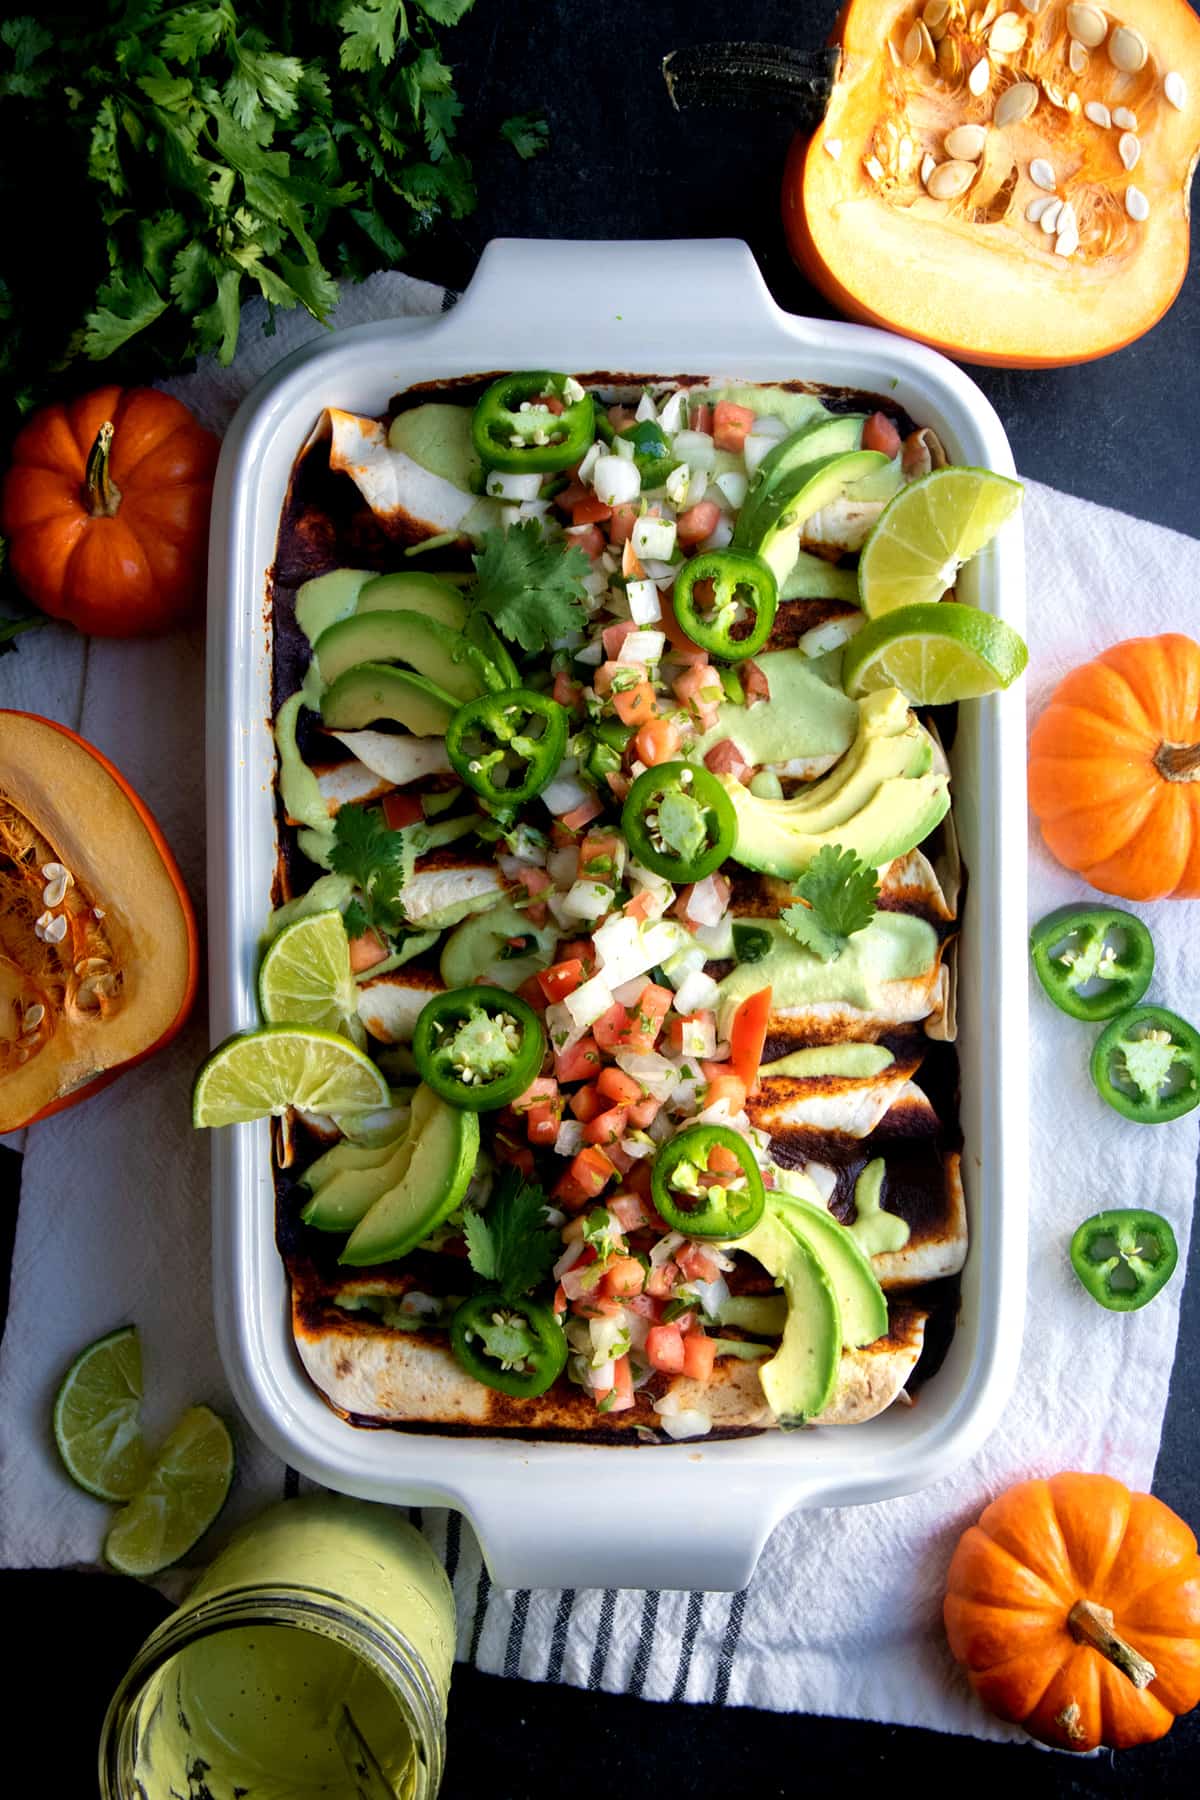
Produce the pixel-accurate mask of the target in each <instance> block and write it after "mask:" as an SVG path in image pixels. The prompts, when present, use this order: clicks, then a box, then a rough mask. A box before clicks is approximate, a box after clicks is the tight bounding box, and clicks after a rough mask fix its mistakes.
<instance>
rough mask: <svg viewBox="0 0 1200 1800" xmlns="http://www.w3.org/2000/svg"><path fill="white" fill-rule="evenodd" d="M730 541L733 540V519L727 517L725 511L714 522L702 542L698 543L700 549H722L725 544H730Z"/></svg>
mask: <svg viewBox="0 0 1200 1800" xmlns="http://www.w3.org/2000/svg"><path fill="white" fill-rule="evenodd" d="M732 542H733V520H732V519H730V518H729V517H727V515H726V514H725V513H722V514H721V517H720V518H719V519H718V520H717V522H716V524H715V525H714V526H713V528H712V530H711V531H710V532H709V534H708V536H707V537H706V538H705V540H704V542H703V543H702V544H701V545H700V549H701V550H724V549H725V548H726V546H727V545H728V544H731V543H732Z"/></svg>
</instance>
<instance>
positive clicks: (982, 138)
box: [942, 125, 987, 162]
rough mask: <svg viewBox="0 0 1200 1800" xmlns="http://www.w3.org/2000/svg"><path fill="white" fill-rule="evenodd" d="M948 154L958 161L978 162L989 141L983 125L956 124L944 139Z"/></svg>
mask: <svg viewBox="0 0 1200 1800" xmlns="http://www.w3.org/2000/svg"><path fill="white" fill-rule="evenodd" d="M942 143H943V146H944V148H945V151H946V155H947V156H949V157H952V158H954V160H955V161H958V162H978V161H979V159H980V157H981V156H982V155H983V151H984V146H985V145H986V143H987V132H986V131H985V129H984V127H983V126H982V125H956V126H955V127H954V130H953V131H948V132H947V133H946V135H945V137H944V138H943V139H942Z"/></svg>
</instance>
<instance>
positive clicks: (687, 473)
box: [667, 462, 692, 506]
mask: <svg viewBox="0 0 1200 1800" xmlns="http://www.w3.org/2000/svg"><path fill="white" fill-rule="evenodd" d="M691 476H692V472H691V470H690V469H689V467H688V465H687V463H685V462H684V463H680V464H679V466H678V468H675V469H672V470H671V473H670V474H669V475H668V476H667V499H668V500H669V501H670V502H671V505H672V506H686V505H687V498H688V487H689V485H690V482H691Z"/></svg>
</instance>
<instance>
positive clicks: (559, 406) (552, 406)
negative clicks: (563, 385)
mask: <svg viewBox="0 0 1200 1800" xmlns="http://www.w3.org/2000/svg"><path fill="white" fill-rule="evenodd" d="M534 404H535V405H537V406H544V407H545V409H546V411H547V412H549V413H555V414H558V413H561V412H565V411H566V408H565V407H564V406H563V403H562V401H561V400H560V399H559V397H558V395H557V394H539V395H538V397H537V400H536V401H535V403H534Z"/></svg>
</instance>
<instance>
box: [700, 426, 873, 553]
mask: <svg viewBox="0 0 1200 1800" xmlns="http://www.w3.org/2000/svg"><path fill="white" fill-rule="evenodd" d="M865 420H866V414H865V413H843V414H841V415H840V416H839V417H837V418H832V419H831V418H827V417H824V416H822V417H820V418H816V419H810V420H809V422H808V424H807V425H802V426H801V427H800V430H799V431H794V432H793V433H792V435H791V436H790V437H786V438H784V439H783V441H782V443H779V444H776V446H775V448H774V449H773V450H768V452H767V454H766V455H765V456H764V457H763V459H762V461H761V462H760V463H759V465H758V468H757V469H756V470H755V471H754V477H753V479H752V481H751V483H750V489H749V492H748V493H747V495H746V499H745V502H744V504H743V506H742V510H741V512H740V514H739V515H738V522H737V529H736V531H735V532H734V534H733V541H734V543H735V545H737V546H738V547H739V548H741V547H742V546H748V545H752V544H753V543H755V541H756V540H757V538H758V536H759V532H758V530H757V526H756V515H759V514H761V512H762V509H763V507H764V506H765V504H766V502H767V501H768V500H769V499H770V497H771V495H772V494H774V493H776V492H777V491H778V490H779V489H780V488H781V487H782V485H783V483H784V482H785V481H786V480H787V479H788V477H789V476H790V475H793V474H795V473H796V471H797V470H799V469H802V468H804V467H805V466H806V465H807V464H809V463H814V462H818V461H820V460H821V458H823V457H826V456H844V455H846V453H847V452H848V451H851V450H858V449H861V447H862V429H863V425H864V423H865Z"/></svg>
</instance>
